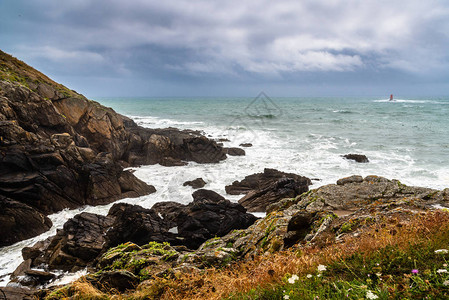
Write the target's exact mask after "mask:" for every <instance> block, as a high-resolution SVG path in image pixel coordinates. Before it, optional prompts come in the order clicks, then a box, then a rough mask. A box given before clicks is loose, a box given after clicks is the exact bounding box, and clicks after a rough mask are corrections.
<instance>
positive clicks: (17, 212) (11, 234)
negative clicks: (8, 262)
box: [0, 195, 52, 247]
mask: <svg viewBox="0 0 449 300" xmlns="http://www.w3.org/2000/svg"><path fill="white" fill-rule="evenodd" d="M0 207H1V214H0V228H1V230H0V247H2V246H6V245H11V244H13V243H15V242H18V241H21V240H25V239H28V238H31V237H33V236H36V235H39V234H41V233H43V232H45V231H47V230H49V229H50V228H51V226H52V222H51V221H50V219H49V218H47V217H46V216H45V215H43V214H42V213H40V212H38V211H37V210H36V209H34V208H32V207H30V206H28V205H26V204H24V203H20V202H18V201H14V200H11V199H9V198H6V197H4V196H2V195H0Z"/></svg>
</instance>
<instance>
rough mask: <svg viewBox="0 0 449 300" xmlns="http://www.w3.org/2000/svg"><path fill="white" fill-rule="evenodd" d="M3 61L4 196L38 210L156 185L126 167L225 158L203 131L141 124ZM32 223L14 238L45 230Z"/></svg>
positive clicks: (0, 187) (2, 57) (1, 57)
mask: <svg viewBox="0 0 449 300" xmlns="http://www.w3.org/2000/svg"><path fill="white" fill-rule="evenodd" d="M0 64H1V65H2V68H1V69H0V78H2V80H0V137H1V138H0V154H1V155H0V195H2V196H5V197H8V198H10V199H12V200H15V201H18V202H21V203H24V204H26V205H28V206H30V207H32V208H34V209H35V210H37V211H38V212H40V213H43V214H51V213H54V212H57V211H59V210H62V209H64V208H76V207H79V206H83V205H98V204H106V203H110V202H112V201H115V200H117V199H120V198H123V197H137V196H142V195H144V194H148V193H151V192H154V191H155V189H154V187H152V186H148V185H146V184H145V183H144V182H142V181H140V180H138V179H137V178H136V177H135V176H134V175H132V174H131V173H129V172H123V166H124V165H128V166H138V165H140V164H156V163H160V164H162V165H167V166H168V165H170V166H172V165H184V164H185V161H195V162H198V163H215V162H219V161H220V160H223V159H225V158H226V154H224V153H223V149H222V147H220V146H218V145H217V144H216V142H214V141H212V140H209V139H207V138H206V137H204V136H202V135H201V134H200V133H199V132H196V131H189V130H183V131H181V130H178V129H175V128H167V129H148V128H142V127H139V126H137V125H136V124H135V123H134V122H133V121H132V120H131V119H129V118H127V117H125V116H122V115H120V114H117V113H116V112H115V111H114V110H113V109H111V108H107V107H104V106H102V105H100V104H99V103H97V102H95V101H91V100H88V99H86V98H85V97H84V96H83V95H80V94H78V93H76V92H75V91H72V90H69V89H67V88H66V87H64V86H62V85H60V84H58V83H56V82H54V81H52V80H51V79H49V78H48V77H46V76H45V75H43V74H42V73H40V72H38V71H36V70H34V69H33V68H31V67H29V66H27V65H26V64H25V63H23V62H21V61H19V60H17V59H15V58H13V57H12V56H10V55H8V54H6V53H4V52H1V51H0ZM3 79H4V80H3ZM0 216H3V212H0ZM0 218H1V217H0ZM4 218H8V216H6V215H5V216H4ZM22 225H23V226H26V224H22ZM27 228H28V229H29V230H28V232H29V234H30V235H29V236H23V237H22V236H20V235H15V236H16V238H19V239H22V238H26V237H30V236H31V235H36V234H38V233H40V232H41V231H39V230H38V229H37V228H39V227H36V229H35V228H31V227H27ZM27 228H25V227H23V229H17V230H18V231H20V230H24V231H26V230H27ZM12 236H14V235H12ZM3 240H4V241H3V242H4V243H6V240H7V241H8V242H7V243H12V242H14V241H17V239H14V238H12V237H11V238H8V239H3Z"/></svg>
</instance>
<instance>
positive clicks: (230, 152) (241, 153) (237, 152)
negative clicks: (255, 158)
mask: <svg viewBox="0 0 449 300" xmlns="http://www.w3.org/2000/svg"><path fill="white" fill-rule="evenodd" d="M223 150H224V152H225V153H226V154H228V155H231V156H244V155H245V154H246V153H245V150H243V149H241V148H237V147H231V148H224V149H223Z"/></svg>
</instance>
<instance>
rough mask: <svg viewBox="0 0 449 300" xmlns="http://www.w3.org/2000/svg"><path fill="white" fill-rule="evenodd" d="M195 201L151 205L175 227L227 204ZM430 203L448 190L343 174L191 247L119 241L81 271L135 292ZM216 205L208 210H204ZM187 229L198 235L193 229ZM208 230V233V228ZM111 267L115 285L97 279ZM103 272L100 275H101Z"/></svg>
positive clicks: (334, 236) (206, 195) (322, 239)
mask: <svg viewBox="0 0 449 300" xmlns="http://www.w3.org/2000/svg"><path fill="white" fill-rule="evenodd" d="M194 199H195V200H194V201H193V202H192V203H191V204H189V205H187V206H183V205H180V204H175V203H166V204H165V205H164V203H159V204H157V205H155V207H154V210H156V211H157V210H158V211H160V212H158V214H159V213H161V212H162V211H165V210H164V209H166V211H167V212H169V213H166V214H165V215H164V218H166V219H170V220H174V221H175V222H178V229H179V228H181V227H182V226H181V224H182V223H183V222H184V221H183V220H184V215H187V216H189V217H188V218H187V219H189V221H188V222H189V223H190V222H191V223H194V224H195V225H197V224H199V223H201V221H206V222H205V224H207V223H208V222H209V220H208V217H207V216H208V215H209V214H208V213H207V212H205V211H203V209H205V208H206V207H210V206H214V205H216V204H217V203H221V202H224V201H227V200H225V199H224V198H223V197H221V196H220V195H218V194H216V193H214V192H211V191H208V190H198V191H196V192H195V194H194ZM436 204H438V205H442V206H446V207H447V206H448V205H449V190H448V189H445V190H442V191H438V190H432V189H427V188H421V187H409V186H406V185H403V184H402V183H400V182H399V181H397V180H389V179H386V178H383V177H378V176H367V177H364V178H363V177H361V176H350V177H347V178H342V179H340V180H338V184H330V185H326V186H322V187H320V188H318V189H315V190H311V191H309V192H306V193H303V194H301V195H298V196H296V197H295V198H286V199H283V200H281V201H279V202H277V203H275V204H273V205H271V206H270V209H269V211H268V214H267V216H266V217H265V218H263V219H259V220H257V221H256V222H255V223H254V224H253V225H251V226H249V227H248V228H246V229H238V230H231V231H230V232H229V233H227V234H226V235H223V236H221V237H220V236H218V235H217V236H216V237H212V238H210V239H208V240H206V241H204V242H203V243H202V244H201V245H200V246H199V247H198V248H197V249H196V250H194V249H188V248H187V247H185V246H182V245H180V246H176V245H170V244H168V243H157V242H149V243H148V244H144V245H137V244H135V243H124V244H121V245H118V246H117V247H115V248H111V249H108V250H107V252H104V253H103V254H101V256H100V257H99V258H98V259H97V265H96V270H97V271H98V272H97V273H95V274H94V275H88V276H87V277H86V280H89V281H91V282H92V283H93V284H94V285H95V286H96V287H98V288H99V289H102V285H105V284H107V286H108V287H111V286H112V287H114V285H116V287H115V288H117V289H124V288H127V287H129V286H132V285H135V284H137V289H139V287H145V288H146V289H151V287H152V286H153V285H155V284H157V282H158V280H161V279H174V278H176V277H177V276H178V275H177V274H179V273H186V272H187V273H189V274H192V273H197V272H201V269H204V268H209V267H222V266H226V265H228V264H230V263H232V262H234V261H237V260H240V259H251V258H252V257H254V256H256V255H263V254H264V253H267V252H271V253H272V252H277V251H281V250H283V249H286V248H291V247H297V248H301V247H306V246H311V245H314V246H317V247H324V246H325V245H329V244H330V243H338V242H340V241H342V240H344V239H345V238H347V237H352V236H357V234H359V233H360V232H361V230H364V229H366V228H368V227H369V226H371V225H372V224H375V223H376V222H381V221H382V220H383V221H385V220H386V219H387V220H391V222H396V223H397V224H398V226H402V224H406V223H407V222H408V221H410V220H411V219H412V218H415V217H416V215H417V214H420V213H422V212H423V211H425V210H430V209H433V205H436ZM226 206H229V204H224V203H223V205H221V206H220V207H223V208H224V207H226ZM220 209H221V208H220ZM216 210H217V208H213V209H208V211H209V212H214V211H216ZM218 210H219V209H218ZM238 210H241V208H238ZM200 211H201V214H200V216H205V218H203V217H201V218H199V219H195V218H196V217H197V216H196V215H195V212H200ZM174 216H176V217H174ZM216 218H217V217H216V216H214V219H216ZM191 220H194V221H191ZM197 221H199V223H198V222H197ZM202 226H204V225H202ZM203 228H206V227H203ZM179 230H180V231H181V229H179ZM200 230H201V229H200ZM194 232H195V233H198V230H197V229H195V231H194ZM210 232H214V231H213V230H212V229H210ZM111 272H112V273H114V272H115V273H117V272H118V273H120V274H128V275H126V276H124V278H125V279H124V282H125V283H122V282H120V283H118V282H116V280H115V279H114V280H112V279H110V280H109V279H106V280H105V279H103V281H101V279H100V278H108V277H107V274H110V273H111ZM103 273H104V274H106V275H104V276H103V277H101V276H102V275H101V274H103ZM115 273H114V274H115ZM129 273H131V274H132V275H133V276H131V275H129ZM120 276H121V275H120ZM135 278H137V282H135V281H134V280H135ZM128 279H129V281H128ZM126 282H128V283H126ZM100 283H101V284H100Z"/></svg>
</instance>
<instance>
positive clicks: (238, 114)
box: [0, 92, 449, 286]
mask: <svg viewBox="0 0 449 300" xmlns="http://www.w3.org/2000/svg"><path fill="white" fill-rule="evenodd" d="M94 100H96V101H98V102H100V103H101V104H103V105H105V106H108V107H112V108H113V109H114V110H115V111H117V112H118V113H121V114H123V115H126V116H128V117H130V118H132V119H133V120H134V121H135V122H136V123H137V124H138V125H140V126H143V127H148V128H167V127H175V128H179V129H193V130H197V131H200V132H202V133H203V134H204V135H205V136H207V137H209V138H211V139H216V140H221V142H222V143H223V145H224V146H225V147H240V146H239V145H241V144H243V143H250V144H252V146H251V147H245V148H243V149H244V150H245V152H246V155H245V156H229V157H228V158H227V159H226V160H224V161H221V162H220V163H215V164H198V163H194V162H189V163H188V165H186V166H179V167H163V166H161V165H150V166H141V167H139V168H133V170H134V174H135V175H136V176H137V177H139V178H140V179H142V180H143V181H145V182H147V183H148V184H151V185H154V186H155V187H156V189H157V192H156V193H154V194H151V195H147V196H143V197H139V198H133V199H122V200H119V201H120V202H127V203H132V204H138V205H141V206H143V207H147V208H151V206H152V205H153V204H154V203H156V202H160V201H178V202H181V203H189V202H190V201H192V196H191V194H192V192H193V191H194V190H193V189H192V188H191V187H189V186H183V183H184V182H185V181H188V180H193V179H195V178H198V177H201V178H203V179H204V180H205V181H206V183H207V184H206V186H205V187H204V188H206V189H210V190H214V191H216V192H217V193H219V194H221V195H223V196H224V197H226V198H227V199H229V200H231V201H238V199H239V196H231V195H227V194H226V192H225V186H226V185H228V184H231V183H232V182H233V181H235V180H241V179H243V178H244V177H245V176H247V175H250V174H253V173H258V172H263V170H264V168H275V169H278V170H280V171H284V172H291V173H295V174H299V175H303V176H307V177H309V178H311V179H312V182H313V185H312V186H311V187H310V188H317V187H320V186H322V185H326V184H331V183H335V182H336V181H337V180H338V179H339V178H342V177H346V176H350V175H354V174H358V175H362V176H367V175H379V176H384V177H387V178H389V179H398V180H400V181H401V182H402V183H404V184H407V185H415V186H422V187H429V188H435V189H444V188H448V187H449V97H399V98H398V99H395V100H394V101H389V100H388V99H387V97H385V98H376V97H351V98H345V97H325V98H318V97H307V98H306V97H295V98H279V97H270V96H269V95H267V94H265V93H263V92H262V93H260V94H259V95H256V96H255V97H246V98H244V97H242V98H98V99H94ZM350 153H355V154H364V155H366V156H367V157H368V159H369V162H368V163H357V162H355V161H351V160H347V159H345V158H343V157H342V156H343V155H345V154H350ZM111 206H112V204H110V205H105V206H96V207H90V206H88V207H82V208H79V209H75V210H63V211H61V212H59V213H56V214H53V215H50V216H49V217H50V219H51V220H52V221H53V223H54V226H53V227H52V229H51V230H49V231H48V232H46V233H44V234H42V235H40V236H38V237H35V238H32V239H29V240H26V241H22V242H19V243H17V244H14V245H12V246H8V247H3V248H0V286H4V285H6V283H7V282H8V281H9V274H10V273H11V272H12V271H14V269H15V268H16V267H17V266H18V265H19V264H20V263H21V261H22V258H21V249H22V248H23V247H25V246H31V245H33V244H34V243H36V242H37V241H39V240H43V239H45V238H47V237H49V236H52V235H54V234H55V232H56V229H58V228H62V225H63V224H64V222H66V221H67V220H68V219H69V218H71V217H73V216H74V215H76V214H78V213H80V212H84V211H87V212H93V213H98V214H103V215H106V214H107V212H108V210H109V208H110V207H111ZM84 273H85V271H81V272H78V273H76V274H65V275H66V276H63V277H62V278H61V279H59V280H58V281H56V282H54V283H53V284H63V283H67V282H70V281H71V280H73V279H75V278H77V277H79V276H81V275H83V274H84Z"/></svg>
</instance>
